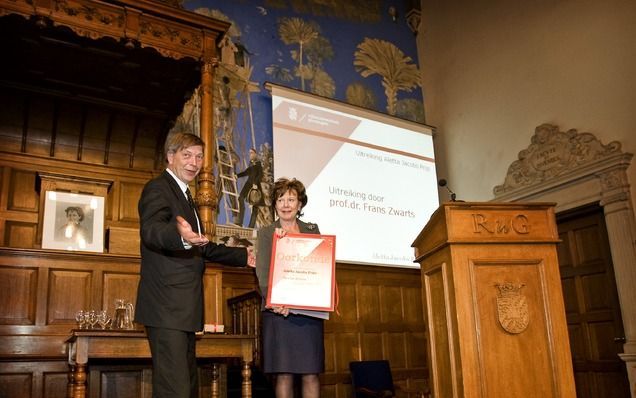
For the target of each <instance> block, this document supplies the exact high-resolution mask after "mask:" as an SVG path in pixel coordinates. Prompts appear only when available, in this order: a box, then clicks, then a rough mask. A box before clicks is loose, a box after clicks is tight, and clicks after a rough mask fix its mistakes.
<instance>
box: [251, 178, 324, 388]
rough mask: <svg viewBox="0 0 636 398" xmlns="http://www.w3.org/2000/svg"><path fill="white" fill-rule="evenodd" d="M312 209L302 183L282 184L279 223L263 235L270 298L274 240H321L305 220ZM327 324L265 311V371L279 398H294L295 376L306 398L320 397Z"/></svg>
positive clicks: (276, 202) (277, 193)
mask: <svg viewBox="0 0 636 398" xmlns="http://www.w3.org/2000/svg"><path fill="white" fill-rule="evenodd" d="M306 204H307V194H306V193H305V186H304V185H303V184H302V183H301V182H300V181H298V180H296V179H287V178H280V179H278V180H276V182H275V183H274V188H273V190H272V208H273V210H274V212H275V214H276V215H277V216H278V219H277V220H276V221H275V222H274V223H273V224H271V225H268V226H266V227H263V228H261V229H260V230H259V231H258V246H257V253H256V275H257V277H258V283H259V286H260V289H261V294H262V295H263V297H266V295H267V289H268V283H269V271H270V259H271V255H272V242H273V238H274V235H275V234H276V235H277V236H279V237H280V236H284V235H286V234H288V233H289V234H294V233H296V234H297V233H304V234H320V231H319V230H318V226H317V225H316V224H312V223H306V222H303V221H301V220H300V219H299V217H300V216H301V215H302V213H301V210H302V208H303V207H304V206H305V205H306ZM323 323H324V321H323V319H320V318H316V317H312V316H306V315H298V314H294V313H292V312H290V309H289V308H287V307H278V306H274V307H270V308H268V307H266V306H264V309H263V368H264V371H265V373H272V374H275V375H276V387H275V389H276V398H291V397H293V396H294V376H295V375H300V378H301V380H302V396H303V398H317V397H319V396H320V379H319V377H318V374H319V373H321V372H323V371H324V367H325V348H324V342H323V327H324V325H323Z"/></svg>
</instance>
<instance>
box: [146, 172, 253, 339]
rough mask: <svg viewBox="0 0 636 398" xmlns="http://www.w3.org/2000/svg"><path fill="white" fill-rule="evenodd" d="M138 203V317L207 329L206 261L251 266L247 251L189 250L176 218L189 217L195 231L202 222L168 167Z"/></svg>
mask: <svg viewBox="0 0 636 398" xmlns="http://www.w3.org/2000/svg"><path fill="white" fill-rule="evenodd" d="M138 207H139V220H140V223H141V230H140V234H141V279H140V281H139V289H138V292H137V304H136V306H135V321H136V322H138V323H141V324H143V325H145V326H151V327H159V328H167V329H176V330H183V331H190V332H196V331H199V330H202V329H203V281H202V277H203V271H204V270H205V265H204V260H208V261H212V262H217V263H222V264H224V265H234V266H243V265H246V264H247V251H246V250H245V248H234V247H225V246H223V245H216V244H214V243H212V242H210V243H208V244H207V245H205V246H203V247H198V246H194V247H192V248H191V249H190V250H186V249H184V247H183V241H182V240H181V236H180V235H179V232H178V231H177V226H176V225H177V221H176V217H177V216H182V217H183V218H185V219H186V220H187V221H188V222H189V223H190V225H192V229H193V230H195V231H196V228H197V220H196V218H195V214H194V211H193V210H192V208H191V207H190V205H189V204H188V201H187V200H186V198H185V195H184V194H183V191H181V188H179V185H178V184H177V182H176V181H175V180H174V178H173V177H172V176H171V175H170V174H169V173H168V172H167V171H164V172H163V173H162V174H161V175H160V176H158V177H157V178H155V179H153V180H151V181H149V182H148V183H147V184H146V186H145V187H144V190H143V192H142V194H141V199H140V200H139V206H138Z"/></svg>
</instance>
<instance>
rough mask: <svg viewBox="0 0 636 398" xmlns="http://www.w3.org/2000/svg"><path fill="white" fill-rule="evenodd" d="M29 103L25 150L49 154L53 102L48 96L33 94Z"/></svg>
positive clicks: (34, 153)
mask: <svg viewBox="0 0 636 398" xmlns="http://www.w3.org/2000/svg"><path fill="white" fill-rule="evenodd" d="M29 104H30V109H29V112H28V122H27V133H26V148H25V152H26V153H29V154H32V155H37V156H49V154H50V150H51V131H52V130H53V124H54V119H53V118H54V108H55V103H54V101H53V100H51V99H50V98H46V97H35V96H34V97H32V98H31V100H30V101H29Z"/></svg>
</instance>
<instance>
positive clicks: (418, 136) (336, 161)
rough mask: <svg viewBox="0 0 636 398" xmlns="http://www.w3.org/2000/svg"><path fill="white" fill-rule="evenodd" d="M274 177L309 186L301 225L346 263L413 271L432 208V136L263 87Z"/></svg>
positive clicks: (425, 129)
mask: <svg viewBox="0 0 636 398" xmlns="http://www.w3.org/2000/svg"><path fill="white" fill-rule="evenodd" d="M268 88H270V89H271V93H272V123H273V147H274V148H273V149H274V178H280V177H288V178H292V177H295V178H297V179H299V180H300V181H302V182H303V183H304V184H305V186H306V187H307V195H308V197H309V202H308V203H307V206H306V207H305V208H304V210H303V213H304V215H303V217H302V219H303V220H305V221H310V222H315V223H317V224H318V225H319V227H320V231H321V233H323V234H330V235H336V237H337V241H336V260H337V261H338V262H343V263H355V264H373V265H389V266H401V267H418V265H417V264H415V263H413V260H414V255H413V248H411V243H412V242H413V240H414V239H415V237H416V236H417V235H418V233H419V232H420V231H421V229H422V228H423V227H424V225H425V224H426V222H427V221H428V219H429V218H430V215H431V214H432V212H433V211H434V210H435V209H437V207H438V205H439V202H438V194H437V192H438V191H437V176H436V172H435V156H434V153H433V137H432V133H433V129H432V128H431V127H430V126H426V125H422V124H418V123H414V122H409V121H406V120H402V119H398V118H395V117H391V116H388V115H385V114H381V113H379V112H374V111H370V110H367V109H363V108H359V107H355V106H352V105H349V104H345V103H342V102H338V101H335V100H331V99H327V98H323V97H318V96H315V95H312V94H308V93H305V92H301V91H297V90H293V89H289V88H285V87H281V86H276V85H273V84H268Z"/></svg>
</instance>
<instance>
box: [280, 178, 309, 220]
mask: <svg viewBox="0 0 636 398" xmlns="http://www.w3.org/2000/svg"><path fill="white" fill-rule="evenodd" d="M287 191H294V192H296V196H297V197H298V201H299V202H300V209H301V210H302V209H303V207H305V205H307V192H306V191H305V185H303V183H302V182H300V181H298V180H297V179H295V178H292V179H289V178H285V177H283V178H279V179H278V180H276V182H274V188H273V189H272V211H273V212H274V214H276V200H277V199H278V198H280V197H281V196H283V195H285V193H286V192H287ZM302 215H303V213H302V212H301V211H298V214H297V215H296V217H300V216H302Z"/></svg>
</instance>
